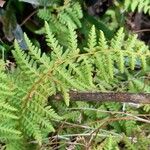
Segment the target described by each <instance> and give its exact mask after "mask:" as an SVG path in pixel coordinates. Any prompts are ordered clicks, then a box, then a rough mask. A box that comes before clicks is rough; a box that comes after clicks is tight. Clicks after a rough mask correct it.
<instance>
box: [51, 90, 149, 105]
mask: <svg viewBox="0 0 150 150" xmlns="http://www.w3.org/2000/svg"><path fill="white" fill-rule="evenodd" d="M69 95H70V100H72V101H90V102H126V103H141V104H150V93H145V94H144V93H119V92H118V93H114V92H109V93H106V92H76V91H70V93H69ZM50 99H55V100H62V99H63V96H62V95H61V94H56V95H54V96H52V97H50Z"/></svg>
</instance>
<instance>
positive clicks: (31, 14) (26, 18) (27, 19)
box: [20, 10, 37, 26]
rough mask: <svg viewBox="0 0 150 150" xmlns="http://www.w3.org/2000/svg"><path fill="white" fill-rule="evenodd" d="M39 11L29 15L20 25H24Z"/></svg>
mask: <svg viewBox="0 0 150 150" xmlns="http://www.w3.org/2000/svg"><path fill="white" fill-rule="evenodd" d="M36 13H37V10H35V11H33V12H32V13H31V14H30V15H29V16H27V17H26V18H25V19H24V20H23V22H22V23H21V24H20V26H23V25H24V24H25V23H26V22H27V21H28V20H29V19H30V18H31V17H32V16H33V15H34V14H36Z"/></svg>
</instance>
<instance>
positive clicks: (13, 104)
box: [0, 23, 150, 148]
mask: <svg viewBox="0 0 150 150" xmlns="http://www.w3.org/2000/svg"><path fill="white" fill-rule="evenodd" d="M68 29H69V32H68V36H67V42H68V45H67V46H63V45H61V44H60V42H59V40H57V38H56V36H55V34H54V33H53V32H52V30H51V28H50V26H49V24H48V23H45V31H46V32H45V33H46V42H47V45H48V46H49V48H50V49H51V51H49V52H48V53H47V54H46V53H42V52H41V49H40V48H38V47H36V46H34V45H33V44H32V42H31V41H30V39H29V38H28V37H27V35H25V36H24V37H25V40H26V44H27V46H28V51H27V52H25V51H22V50H21V49H20V47H19V45H18V43H17V42H16V41H15V44H14V45H15V50H13V51H12V53H13V56H14V58H15V60H16V63H17V68H16V73H15V74H13V75H11V74H10V75H9V78H8V77H7V75H6V74H5V67H3V66H2V67H1V73H0V80H1V81H2V82H1V83H0V88H1V92H0V95H1V98H2V99H3V101H1V102H0V108H1V109H2V112H3V113H2V112H1V111H0V115H1V116H2V117H1V118H2V119H1V120H2V123H1V124H0V132H1V135H2V138H3V136H4V137H5V135H6V134H7V135H9V134H13V135H14V136H15V137H17V136H18V137H20V136H21V140H20V142H19V143H20V144H21V143H26V144H25V145H29V144H28V143H27V141H28V139H34V140H36V141H37V142H38V144H39V145H41V144H42V139H43V138H44V136H46V135H47V134H48V133H49V132H54V131H55V129H54V123H55V121H58V120H60V119H62V117H60V116H58V114H56V113H55V111H54V110H53V108H52V107H51V106H49V104H48V97H49V96H51V95H55V94H56V93H57V92H61V93H62V94H63V98H64V100H65V103H66V105H67V106H68V105H69V103H70V98H69V94H68V93H69V91H70V90H78V91H87V90H89V91H98V90H99V88H98V86H97V84H99V81H101V82H102V81H103V82H106V83H107V82H108V83H109V82H112V83H113V84H115V83H114V81H115V80H114V79H115V78H116V77H115V76H116V75H118V74H119V72H121V73H125V72H124V70H129V71H130V69H132V70H133V69H135V67H136V65H139V63H138V61H140V62H141V64H140V67H141V68H142V66H146V63H147V61H146V60H147V58H148V57H149V56H150V53H149V49H148V47H146V46H144V44H143V43H141V42H140V43H139V42H138V44H137V43H135V42H133V40H132V39H133V38H131V37H129V38H127V39H124V37H122V36H121V35H122V34H123V29H120V30H119V31H118V32H117V34H116V35H115V36H114V38H112V40H111V42H110V43H109V42H107V40H106V38H105V36H104V34H103V32H102V31H100V37H98V36H97V34H96V32H95V28H94V26H93V27H92V29H91V31H90V33H89V38H88V42H87V47H85V48H83V49H84V50H86V51H84V52H81V50H80V49H79V48H78V42H77V34H76V32H75V29H74V26H72V24H68ZM97 39H98V40H97ZM129 45H130V46H129ZM129 47H130V48H129ZM118 56H119V57H121V58H120V59H119V61H118ZM133 57H134V59H133ZM141 57H142V58H141ZM116 62H117V65H115V64H116ZM103 64H104V65H103ZM122 64H124V65H122ZM143 69H146V68H145V67H143ZM105 75H106V76H105ZM8 79H9V81H7V80H8ZM15 79H17V80H15ZM98 79H99V80H98ZM10 84H12V85H13V88H12V91H9V87H10V86H11V85H10ZM22 85H24V86H23V87H22ZM105 85H107V84H105ZM10 97H11V98H10ZM7 99H9V100H8V102H7ZM105 107H106V108H107V107H108V106H107V105H106V106H105ZM114 107H115V108H114ZM114 107H108V108H107V109H110V110H115V109H116V107H117V108H118V109H119V107H118V106H117V105H116V106H114ZM16 112H17V113H16ZM16 114H17V115H16ZM85 115H87V116H90V118H91V119H92V118H95V117H96V113H94V115H93V114H91V111H87V112H85ZM10 121H11V122H12V124H11V123H10ZM8 122H9V124H8ZM128 123H129V124H130V122H128ZM112 126H113V125H112ZM127 126H128V125H126V127H127ZM114 128H115V125H114ZM43 130H45V131H46V133H45V134H44V135H43ZM127 133H128V134H130V129H127ZM3 139H5V138H3ZM23 139H25V140H23ZM6 144H7V143H6ZM10 144H11V145H12V147H13V144H12V143H10V141H9V142H8V145H6V146H7V147H9V145H10ZM18 146H19V145H18ZM14 148H15V145H14Z"/></svg>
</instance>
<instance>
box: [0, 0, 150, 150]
mask: <svg viewBox="0 0 150 150" xmlns="http://www.w3.org/2000/svg"><path fill="white" fill-rule="evenodd" d="M20 1H24V2H29V3H30V1H27V0H20ZM131 2H132V1H128V0H126V1H125V2H120V1H116V6H114V7H115V8H114V10H113V9H112V8H111V9H112V10H113V12H112V14H111V15H108V16H107V15H106V17H108V18H109V17H112V16H113V14H114V13H117V12H118V11H119V10H120V11H121V9H122V8H123V9H124V11H126V12H128V11H130V10H131V11H135V10H136V8H137V9H138V11H144V13H147V14H149V13H150V8H149V2H148V0H145V1H144V0H143V1H142V2H143V3H142V2H141V1H136V3H135V1H133V2H132V3H131ZM18 3H19V2H18ZM34 4H36V5H38V6H40V7H39V8H38V9H37V11H38V13H37V16H36V17H38V19H41V20H40V21H41V22H43V24H42V25H41V26H40V28H39V29H38V30H36V31H35V30H32V32H33V34H35V35H40V36H43V37H44V38H45V43H46V46H45V47H46V50H45V49H44V48H43V47H44V46H43V45H42V44H41V43H40V42H38V38H33V37H32V36H31V37H30V36H28V35H27V34H24V35H23V36H22V35H21V36H20V37H21V38H22V40H23V42H24V45H25V47H26V48H25V49H24V48H23V46H22V44H20V42H19V41H18V40H20V39H17V38H16V40H15V41H14V48H13V50H11V53H12V58H13V59H14V60H13V61H12V62H8V59H9V57H8V53H9V50H8V49H10V48H8V47H9V46H8V45H7V44H6V45H5V44H4V43H2V44H1V47H2V49H1V59H0V98H1V100H0V108H1V109H0V118H1V119H0V120H1V122H0V141H1V143H4V144H3V145H4V146H2V148H4V147H5V148H6V149H7V150H30V149H31V150H34V149H35V150H36V149H37V150H38V149H47V150H48V149H55V148H56V147H57V148H58V149H62V150H63V149H67V148H68V149H69V148H70V149H71V148H72V147H74V149H77V150H78V149H79V150H80V149H81V150H82V149H91V150H102V149H104V150H119V149H122V148H123V149H129V150H130V149H131V150H136V149H139V150H147V149H148V148H149V146H150V140H149V136H150V132H149V129H150V128H149V126H148V125H149V124H150V121H149V120H148V115H149V114H148V113H149V112H150V106H149V105H142V104H141V105H139V106H136V107H134V106H132V105H130V104H121V103H90V102H89V103H88V102H80V101H78V102H72V101H71V100H70V97H69V93H68V92H69V91H70V90H75V91H86V92H88V91H92V92H94V91H101V92H109V91H115V92H135V93H140V92H143V93H144V92H147V93H149V92H150V82H149V79H148V77H149V73H150V49H149V46H148V45H146V44H145V43H144V42H142V41H140V40H138V39H137V35H135V34H132V33H128V31H127V30H126V28H125V25H123V22H122V23H121V25H119V23H120V22H119V21H118V22H117V20H116V22H113V24H112V23H110V28H111V29H113V30H110V29H109V28H108V27H107V26H106V25H107V24H109V21H107V20H106V18H105V17H103V18H102V20H101V21H100V20H98V19H96V18H94V17H91V16H89V15H88V14H87V13H86V12H84V13H83V10H84V8H85V4H83V1H71V0H65V1H64V3H63V4H62V3H61V1H60V0H57V1H54V0H52V1H50V0H49V1H45V0H41V1H35V3H34ZM109 11H110V10H109ZM106 14H107V12H106ZM120 17H121V16H120ZM111 19H112V21H114V20H115V18H114V17H112V18H111ZM122 19H123V20H124V18H122ZM105 23H106V25H105ZM114 24H115V25H114ZM20 32H21V33H22V31H20ZM9 61H11V60H9ZM58 92H60V93H62V95H63V99H64V101H59V102H58V101H56V100H53V99H51V98H50V96H52V95H55V94H56V93H58ZM72 149H73V148H72Z"/></svg>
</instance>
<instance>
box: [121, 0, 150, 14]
mask: <svg viewBox="0 0 150 150" xmlns="http://www.w3.org/2000/svg"><path fill="white" fill-rule="evenodd" d="M124 6H125V9H126V10H131V11H132V12H134V11H135V10H136V9H137V10H138V12H141V11H143V12H144V13H145V14H146V13H149V14H150V1H149V0H136V1H135V0H125V2H124Z"/></svg>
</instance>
